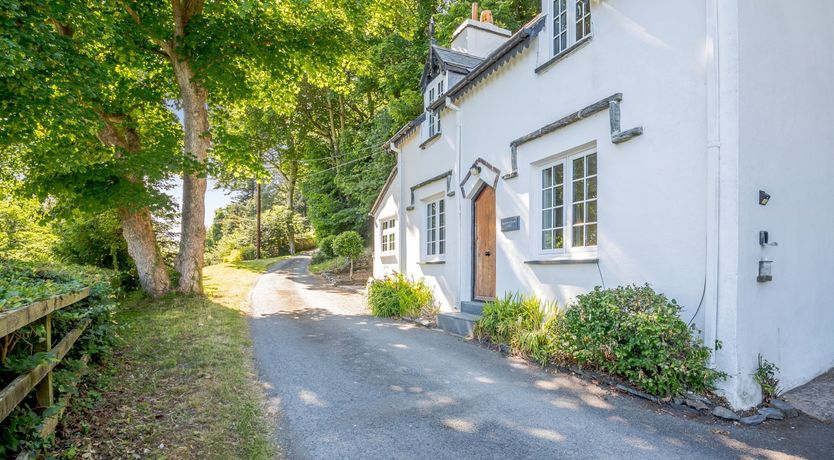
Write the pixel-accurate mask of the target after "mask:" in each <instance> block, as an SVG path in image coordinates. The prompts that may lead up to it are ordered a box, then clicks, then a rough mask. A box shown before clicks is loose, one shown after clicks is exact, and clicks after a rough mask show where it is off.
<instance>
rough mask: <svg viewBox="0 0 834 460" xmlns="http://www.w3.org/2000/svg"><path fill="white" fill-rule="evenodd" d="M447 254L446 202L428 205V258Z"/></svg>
mask: <svg viewBox="0 0 834 460" xmlns="http://www.w3.org/2000/svg"><path fill="white" fill-rule="evenodd" d="M444 254H446V201H445V200H444V199H442V198H441V199H439V200H436V201H432V202H429V203H426V256H428V257H438V256H442V255H444Z"/></svg>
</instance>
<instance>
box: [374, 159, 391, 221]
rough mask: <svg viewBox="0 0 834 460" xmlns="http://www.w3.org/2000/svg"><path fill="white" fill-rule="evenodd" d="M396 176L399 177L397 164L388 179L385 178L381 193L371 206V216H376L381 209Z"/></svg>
mask: <svg viewBox="0 0 834 460" xmlns="http://www.w3.org/2000/svg"><path fill="white" fill-rule="evenodd" d="M395 177H397V167H396V166H394V169H392V170H391V174H388V179H385V184H383V185H382V190H380V191H379V195H377V196H376V200H374V204H373V205H372V206H371V211H370V212H369V213H368V214H369V215H370V216H376V212H377V211H379V206H380V205H381V204H382V198H383V197H384V196H385V194H386V193H388V189H389V188H390V187H391V184H392V183H393V182H394V178H395Z"/></svg>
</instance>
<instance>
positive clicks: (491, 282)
mask: <svg viewBox="0 0 834 460" xmlns="http://www.w3.org/2000/svg"><path fill="white" fill-rule="evenodd" d="M474 294H475V299H477V300H490V299H494V298H495V189H493V188H492V187H490V186H484V188H483V190H481V192H480V193H479V194H478V196H477V197H476V198H475V293H474Z"/></svg>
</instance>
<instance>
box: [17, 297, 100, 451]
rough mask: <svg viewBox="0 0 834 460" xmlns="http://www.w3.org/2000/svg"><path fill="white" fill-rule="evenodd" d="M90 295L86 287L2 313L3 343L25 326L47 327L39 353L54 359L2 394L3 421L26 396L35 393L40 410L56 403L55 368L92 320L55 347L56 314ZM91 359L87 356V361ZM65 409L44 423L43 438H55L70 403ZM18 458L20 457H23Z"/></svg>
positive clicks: (38, 349) (37, 349) (81, 324)
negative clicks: (53, 324)
mask: <svg viewBox="0 0 834 460" xmlns="http://www.w3.org/2000/svg"><path fill="white" fill-rule="evenodd" d="M89 295H90V289H89V288H84V289H82V290H81V291H79V292H75V293H72V294H63V295H58V296H55V297H52V298H49V299H47V300H42V301H40V302H35V303H33V304H29V305H26V306H23V307H19V308H15V309H12V310H8V311H4V312H0V340H2V341H3V343H4V344H6V341H7V340H9V337H8V336H10V335H11V334H13V333H14V332H16V331H17V330H19V329H20V328H22V327H25V326H28V325H30V324H43V325H44V330H45V332H46V337H45V338H46V340H45V341H44V342H43V343H40V344H38V346H37V347H36V348H35V350H34V351H35V352H41V351H45V352H49V354H50V359H49V360H48V361H47V362H44V363H41V364H39V365H38V366H36V367H34V368H33V369H31V370H30V371H29V372H27V373H25V374H21V375H19V376H18V377H17V378H15V379H14V380H12V382H11V383H9V384H8V385H6V388H4V389H3V390H2V391H0V421H3V420H5V418H6V417H8V415H9V414H10V413H11V412H12V411H13V410H14V408H15V407H17V406H18V404H20V402H21V401H23V399H24V398H26V396H27V395H28V394H29V393H30V392H32V391H33V390H34V391H35V398H36V400H37V404H38V407H41V408H47V407H50V406H52V405H53V404H54V403H55V396H54V389H53V385H52V370H53V369H54V368H55V366H56V365H57V364H58V363H59V362H60V361H61V360H62V359H64V356H66V354H67V352H69V350H70V349H71V348H72V346H73V345H74V344H75V342H76V341H77V340H78V338H79V337H81V334H82V333H83V332H84V329H86V328H87V326H88V325H89V324H90V320H89V319H85V320H82V321H81V322H80V323H79V324H78V325H77V326H76V327H75V329H73V330H71V331H70V332H69V333H67V335H66V336H64V338H62V339H61V341H60V342H58V344H57V345H55V346H54V347H53V346H52V313H53V312H54V311H56V310H60V309H62V308H64V307H67V306H70V305H72V304H74V303H76V302H78V301H79V300H82V299H84V298H86V297H87V296H89ZM86 361H87V359H86V357H85V359H84V362H85V363H86ZM62 402H63V403H64V404H62V407H61V409H60V410H59V411H58V412H57V413H55V414H53V415H51V416H49V417H46V418H45V419H44V420H43V423H42V425H41V427H40V435H41V437H42V438H44V439H45V438H47V437H49V435H51V434H52V433H53V432H54V431H55V428H56V427H57V426H58V421H59V420H60V418H61V416H62V415H63V408H64V407H66V402H67V401H62ZM29 456H31V453H24V454H21V457H23V458H27V457H29ZM21 457H18V458H21Z"/></svg>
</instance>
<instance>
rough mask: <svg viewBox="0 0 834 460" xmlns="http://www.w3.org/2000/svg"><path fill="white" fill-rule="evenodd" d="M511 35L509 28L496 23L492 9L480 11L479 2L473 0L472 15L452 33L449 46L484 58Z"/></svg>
mask: <svg viewBox="0 0 834 460" xmlns="http://www.w3.org/2000/svg"><path fill="white" fill-rule="evenodd" d="M511 35H512V33H510V31H509V30H507V29H502V28H501V27H498V26H496V25H495V23H494V22H493V17H492V11H490V10H484V11H479V9H478V4H477V3H475V2H473V3H472V17H471V18H468V19H466V20H465V21H463V24H461V25H460V26H458V28H457V30H455V33H454V34H452V43H451V44H450V45H449V47H450V48H452V49H453V50H455V51H459V52H461V53H466V54H471V55H472V56H477V57H480V58H483V57H486V56H487V55H489V53H491V52H493V51H494V50H495V49H497V48H498V47H499V46H501V45H502V44H503V43H504V42H506V41H507V40H508V39H509V38H510V36H511Z"/></svg>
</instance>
